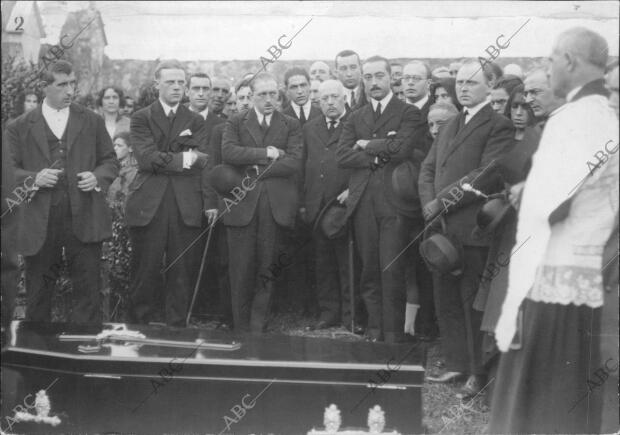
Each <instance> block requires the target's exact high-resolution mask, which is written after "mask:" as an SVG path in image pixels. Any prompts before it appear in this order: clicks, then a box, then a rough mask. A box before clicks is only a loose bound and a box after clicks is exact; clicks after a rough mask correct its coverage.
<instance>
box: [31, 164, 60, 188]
mask: <svg viewBox="0 0 620 435" xmlns="http://www.w3.org/2000/svg"><path fill="white" fill-rule="evenodd" d="M63 171H64V169H50V168H45V169H42V170H41V171H39V173H38V174H37V176H36V178H35V180H34V184H35V186H38V187H54V186H55V185H56V183H58V177H59V175H60V174H62V172H63Z"/></svg>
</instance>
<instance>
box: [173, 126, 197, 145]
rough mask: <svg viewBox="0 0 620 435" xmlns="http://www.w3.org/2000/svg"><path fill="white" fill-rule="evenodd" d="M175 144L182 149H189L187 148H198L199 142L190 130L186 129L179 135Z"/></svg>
mask: <svg viewBox="0 0 620 435" xmlns="http://www.w3.org/2000/svg"><path fill="white" fill-rule="evenodd" d="M175 142H176V143H177V145H179V146H181V147H187V148H197V147H198V140H197V139H196V137H195V136H194V135H193V134H192V131H191V130H190V129H189V128H186V129H185V130H183V131H182V132H181V133H179V136H178V137H177V138H176V140H175Z"/></svg>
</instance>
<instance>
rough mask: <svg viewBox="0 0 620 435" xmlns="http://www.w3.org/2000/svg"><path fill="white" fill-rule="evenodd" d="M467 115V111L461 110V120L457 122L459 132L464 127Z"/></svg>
mask: <svg viewBox="0 0 620 435" xmlns="http://www.w3.org/2000/svg"><path fill="white" fill-rule="evenodd" d="M467 115H469V112H468V111H467V109H465V110H463V116H461V120H460V122H459V131H461V130H462V129H463V127H465V118H467Z"/></svg>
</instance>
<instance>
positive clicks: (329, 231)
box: [313, 198, 347, 239]
mask: <svg viewBox="0 0 620 435" xmlns="http://www.w3.org/2000/svg"><path fill="white" fill-rule="evenodd" d="M313 231H321V232H322V233H323V235H325V237H327V238H328V239H337V238H339V237H342V236H344V235H345V234H346V233H347V206H346V205H344V204H340V202H339V201H338V199H337V198H333V199H332V200H331V201H328V202H327V204H325V207H323V208H322V209H321V211H320V212H319V215H318V217H317V218H316V221H315V222H314V229H313Z"/></svg>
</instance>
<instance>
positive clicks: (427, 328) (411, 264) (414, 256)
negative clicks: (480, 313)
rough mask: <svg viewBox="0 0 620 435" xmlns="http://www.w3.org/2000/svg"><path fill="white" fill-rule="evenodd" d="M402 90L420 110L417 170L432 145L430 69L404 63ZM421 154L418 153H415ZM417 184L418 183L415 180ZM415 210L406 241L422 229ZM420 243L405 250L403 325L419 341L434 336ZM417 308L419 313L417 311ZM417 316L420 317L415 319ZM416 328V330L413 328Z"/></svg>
mask: <svg viewBox="0 0 620 435" xmlns="http://www.w3.org/2000/svg"><path fill="white" fill-rule="evenodd" d="M401 80H402V89H403V92H404V94H405V99H406V102H407V104H411V105H413V106H415V107H417V108H418V109H419V110H420V122H419V123H418V125H417V126H416V133H415V140H416V141H417V142H419V147H418V148H417V150H416V152H415V153H414V155H413V156H412V161H413V164H414V165H415V166H416V167H417V168H418V169H419V168H420V165H421V164H422V161H423V160H424V158H425V157H426V154H428V150H429V149H430V147H431V144H432V143H433V138H432V137H431V134H430V132H429V129H428V110H429V108H430V106H431V103H432V99H431V98H430V94H429V91H430V84H431V69H430V67H429V66H428V65H427V64H426V63H424V62H421V61H419V60H413V61H411V62H409V63H407V64H406V65H405V66H404V68H403V73H402V75H401ZM418 150H420V151H418ZM414 183H417V180H414ZM416 203H417V204H416V205H417V207H416V208H415V209H413V210H408V212H407V213H405V216H406V219H405V220H406V222H407V226H408V235H409V236H408V238H409V240H413V239H415V238H416V237H417V235H418V234H419V233H420V231H422V230H423V228H424V219H423V218H422V213H421V205H420V204H419V201H416ZM418 247H419V240H418V241H416V242H414V244H413V245H412V246H410V247H409V248H408V249H407V252H406V254H405V255H406V256H407V265H406V274H407V291H408V295H409V296H408V298H407V311H406V325H407V329H408V332H409V333H413V332H414V331H415V333H417V334H418V336H419V337H426V338H431V337H433V336H436V335H437V332H438V331H437V324H436V320H435V308H434V302H433V278H432V275H431V273H430V271H429V270H428V268H427V267H426V264H424V261H423V260H422V257H421V256H420V251H419V249H418ZM416 305H417V306H419V312H418V310H417V308H416ZM416 314H419V316H417V317H416ZM414 326H415V328H413V327H414Z"/></svg>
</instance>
